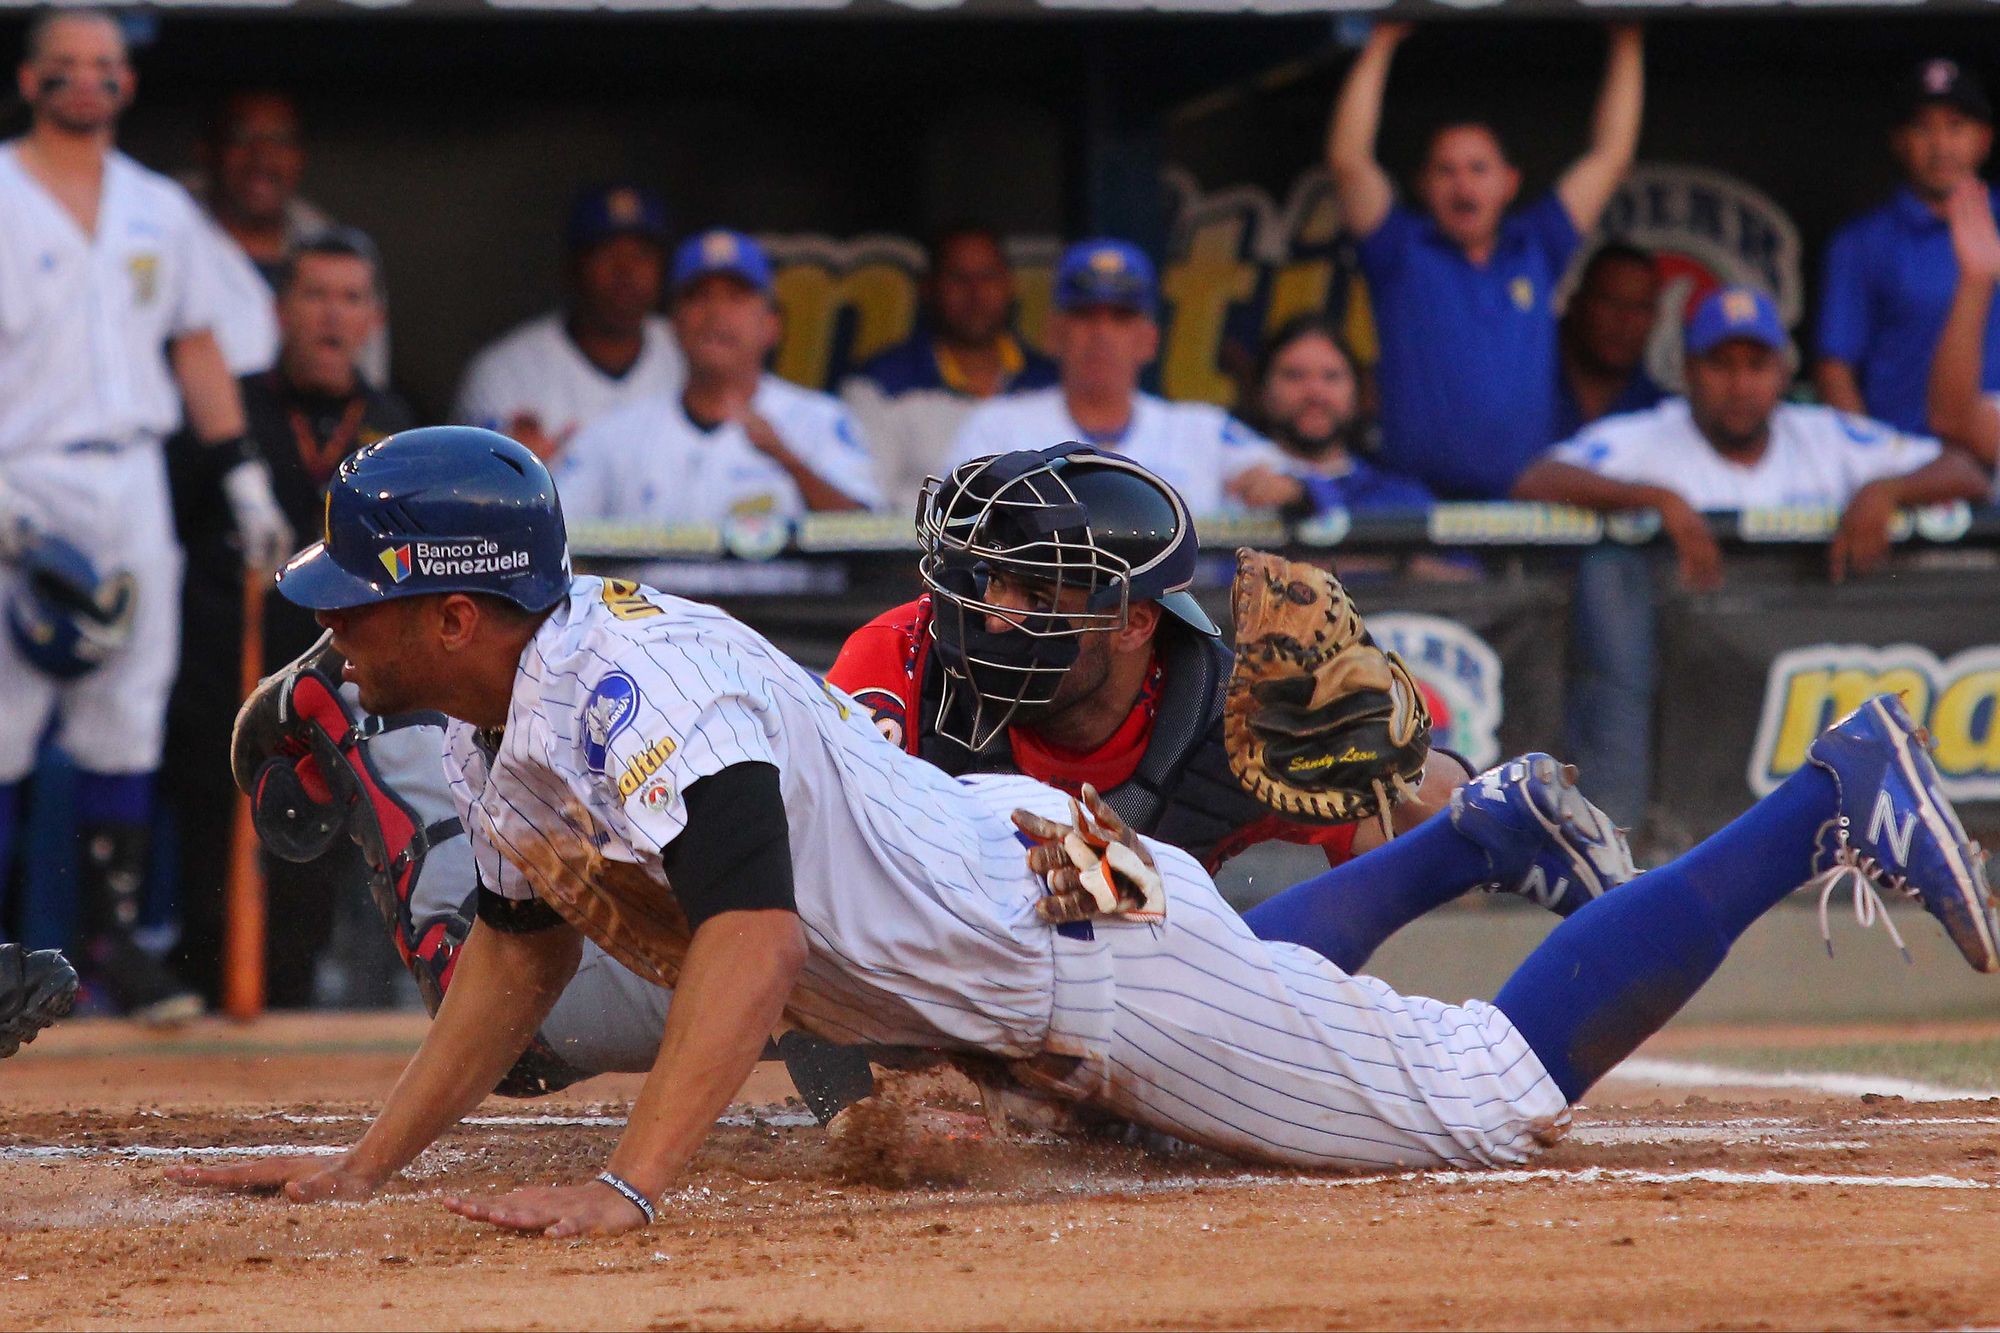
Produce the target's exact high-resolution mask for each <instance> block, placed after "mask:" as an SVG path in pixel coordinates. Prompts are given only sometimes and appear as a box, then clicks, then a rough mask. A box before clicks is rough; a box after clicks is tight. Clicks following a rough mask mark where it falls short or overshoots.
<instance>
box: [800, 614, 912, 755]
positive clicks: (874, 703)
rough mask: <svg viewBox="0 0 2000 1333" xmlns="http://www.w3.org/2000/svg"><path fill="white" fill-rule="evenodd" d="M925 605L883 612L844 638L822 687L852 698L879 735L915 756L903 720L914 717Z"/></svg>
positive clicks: (909, 732)
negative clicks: (868, 716) (828, 687)
mask: <svg viewBox="0 0 2000 1333" xmlns="http://www.w3.org/2000/svg"><path fill="white" fill-rule="evenodd" d="M929 617H930V603H929V600H928V599H925V598H919V599H918V600H916V601H914V602H906V603H905V604H903V605H902V606H898V607H895V608H893V609H891V610H888V611H884V612H883V613H882V614H881V615H879V616H877V617H875V618H874V619H873V620H871V621H869V622H868V623H867V624H865V625H863V626H862V627H861V628H860V629H858V630H856V631H854V633H852V634H850V635H848V636H847V642H846V643H844V644H842V645H841V646H840V655H839V656H838V657H836V658H834V659H833V666H832V668H831V669H829V670H828V671H827V673H826V679H827V683H828V684H830V685H833V686H834V687H836V688H838V689H842V690H845V691H847V693H849V694H851V695H853V696H854V701H855V702H856V703H858V704H860V705H861V706H862V707H863V708H866V709H867V710H868V711H869V712H870V713H871V714H872V715H873V716H874V718H875V725H876V726H877V727H880V728H881V729H882V734H883V735H884V736H886V737H888V738H889V740H890V741H891V742H892V743H894V744H896V745H900V746H903V747H904V748H905V749H909V750H911V752H912V753H915V750H914V742H915V737H914V736H913V735H912V734H911V728H910V725H909V719H910V718H911V717H912V716H913V715H914V714H915V713H916V708H917V690H918V687H919V685H920V683H921V681H922V679H923V649H924V648H925V647H926V646H928V645H927V644H926V643H925V641H924V634H925V627H926V623H927V622H928V620H929Z"/></svg>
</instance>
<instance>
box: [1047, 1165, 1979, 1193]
mask: <svg viewBox="0 0 2000 1333" xmlns="http://www.w3.org/2000/svg"><path fill="white" fill-rule="evenodd" d="M1536 1182H1548V1183H1551V1184H1568V1185H1678V1184H1706V1185H1821V1186H1839V1187H1841V1188H1843V1189H1845V1188H1850V1187H1852V1188H1861V1189H1869V1188H1874V1189H1939V1190H1990V1189H1992V1188H1994V1185H1993V1184H1992V1183H1991V1182H1989V1181H1984V1180H1966V1179H1964V1178H1963V1177H1960V1176H1946V1175H1926V1176H1845V1175H1838V1176H1837V1175H1825V1174H1819V1173H1811V1172H1792V1171H1772V1170H1764V1171H1712V1170H1701V1171H1638V1170H1626V1169H1623V1168H1616V1167H1604V1166H1586V1167H1578V1168H1575V1169H1571V1170H1561V1169H1556V1168H1551V1167H1544V1168H1540V1169H1535V1170H1522V1169H1515V1170H1505V1169H1495V1170H1491V1171H1407V1172H1403V1173H1402V1174H1400V1175H1378V1176H1273V1175H1243V1176H1208V1177H1204V1176H1178V1177H1171V1178H1168V1179H1165V1180H1152V1181H1143V1182H1136V1183H1135V1184H1133V1185H1130V1186H1122V1187H1121V1186H1117V1185H1103V1186H1094V1187H1084V1189H1085V1190H1086V1191H1087V1192H1089V1193H1108V1194H1118V1193H1128V1192H1137V1193H1148V1194H1151V1193H1159V1192H1163V1191H1171V1190H1203V1189H1216V1188H1223V1189H1252V1188H1262V1187H1265V1186H1270V1185H1321V1186H1333V1187H1337V1188H1346V1187H1350V1186H1357V1185H1526V1184H1532V1183H1536Z"/></svg>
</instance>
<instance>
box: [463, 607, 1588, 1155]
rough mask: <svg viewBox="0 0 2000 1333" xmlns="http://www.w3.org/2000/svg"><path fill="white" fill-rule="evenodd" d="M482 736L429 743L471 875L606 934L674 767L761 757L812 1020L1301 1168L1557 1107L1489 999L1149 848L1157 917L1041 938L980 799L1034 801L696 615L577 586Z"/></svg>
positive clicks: (1489, 1147) (1489, 1142)
mask: <svg viewBox="0 0 2000 1333" xmlns="http://www.w3.org/2000/svg"><path fill="white" fill-rule="evenodd" d="M486 741H490V742H492V743H491V744H490V745H489V744H487V743H484V742H483V741H482V738H481V736H480V735H479V734H478V733H475V732H474V731H473V729H472V728H470V727H469V726H466V725H464V724H462V723H459V724H454V726H453V727H452V730H451V732H450V735H449V738H448V741H447V754H446V760H445V771H446V777H447V780H448V782H449V784H450V786H451V788H452V792H453V796H454V799H455V801H456V802H457V804H458V806H459V809H460V812H461V817H462V818H463V819H464V821H465V826H466V828H467V830H468V832H469V834H470V836H471V840H472V845H473V849H474V854H475V857H476V859H477V862H478V865H479V870H480V875H481V877H482V879H483V880H484V882H485V883H486V885H487V886H488V887H489V888H492V889H494V890H495V891H496V892H499V893H502V894H504V895H506V896H508V897H512V898H528V897H531V896H540V897H542V898H544V899H547V900H548V901H550V902H552V903H553V904H555V905H556V906H557V907H558V908H560V909H562V910H563V911H564V913H565V915H567V916H569V917H570V919H571V920H573V921H577V922H578V923H579V924H581V925H583V926H584V927H585V929H586V932H587V933H590V934H592V936H593V938H598V939H599V943H602V944H604V945H605V946H606V947H607V948H612V947H613V945H612V942H611V941H610V940H609V939H608V938H599V937H600V935H603V934H606V933H607V932H605V931H603V929H602V926H603V923H604V922H605V921H607V920H611V919H612V918H611V917H610V916H608V915H607V912H609V913H617V912H620V911H625V912H627V913H628V914H629V913H632V912H634V911H640V912H643V911H651V910H653V909H651V908H648V907H645V906H643V905H642V906H640V907H638V908H636V909H635V908H634V907H633V904H635V903H641V902H642V899H643V894H641V895H634V894H632V893H630V892H620V893H609V892H606V891H602V889H601V886H603V885H607V884H613V883H618V882H623V883H624V884H626V885H628V886H629V885H631V884H633V883H637V884H639V885H640V886H642V888H645V889H648V890H650V893H651V895H652V898H653V900H654V901H656V902H661V903H665V902H670V901H671V891H670V888H669V886H668V884H667V882H666V879H665V876H664V874H663V872H662V869H661V859H660V852H661V850H662V849H663V848H664V847H666V846H667V845H669V844H670V843H671V842H672V841H673V839H674V838H675V837H677V836H678V835H679V834H680V833H681V831H682V830H683V828H684V827H685V825H686V819H687V814H686V806H685V803H684V799H683V794H684V793H685V792H686V790H687V787H688V785H689V784H690V783H693V782H695V781H697V780H699V779H701V778H703V777H706V776H708V775H709V774H712V773H716V772H719V771H720V770H721V769H723V768H725V767H728V766H729V765H731V764H736V763H745V762H762V763H770V764H773V765H775V766H776V767H777V769H778V771H779V775H780V785H781V788H782V792H783V797H784V802H785V807H786V808H785V815H786V821H787V825H788V828H789V833H790V839H791V847H792V863H793V874H794V879H795V889H796V894H797V903H798V910H799V916H800V918H801V921H802V922H803V924H804V927H805V931H806V937H807V942H808V953H809V957H808V961H807V963H806V965H805V969H804V971H803V973H802V974H801V976H800V978H799V981H798V983H797V985H796V987H795V989H794V992H793V995H792V999H791V1003H790V1006H789V1008H788V1013H790V1014H791V1016H792V1017H793V1018H794V1020H795V1021H798V1022H800V1023H801V1024H802V1025H804V1026H806V1027H809V1028H811V1029H813V1030H815V1031H817V1032H819V1033H821V1034H822V1035H824V1036H827V1037H831V1038H833V1039H835V1040H840V1041H869V1042H885V1043H897V1044H905V1045H916V1046H929V1047H934V1048H947V1049H960V1050H976V1051H983V1052H986V1053H989V1054H992V1055H996V1056H1001V1057H1004V1058H1020V1057H1024V1056H1030V1055H1034V1054H1037V1053H1041V1052H1053V1053H1057V1054H1062V1055H1068V1056H1074V1057H1076V1063H1075V1067H1074V1070H1073V1072H1071V1073H1069V1074H1068V1076H1067V1077H1066V1078H1064V1080H1063V1082H1062V1085H1061V1089H1060V1091H1061V1092H1062V1094H1063V1095H1068V1096H1072V1097H1076V1098H1079V1099H1082V1100H1086V1101H1090V1102H1093V1103H1096V1104H1098V1105H1100V1106H1103V1107H1105V1108H1106V1109H1109V1110H1111V1111H1113V1112H1115V1113H1116V1114H1119V1115H1123V1116H1127V1117H1129V1118H1132V1119H1135V1120H1138V1121H1140V1122H1141V1123H1144V1124H1147V1125H1149V1126H1152V1127H1154V1128H1156V1129H1159V1130H1162V1131H1164V1132H1167V1133H1170V1134H1174V1135H1177V1136H1179V1137H1182V1138H1186V1139H1189V1140H1191V1141H1194V1142H1198V1143H1204V1144H1207V1145H1210V1146H1212V1147H1215V1148H1218V1149H1220V1150H1222V1151H1224V1152H1228V1153H1231V1154H1234V1155H1237V1156H1241V1157H1246V1158H1253V1159H1263V1160H1275V1161H1283V1162H1292V1163H1298V1164H1304V1165H1371V1166H1379V1165H1407V1166H1420V1165H1427V1164H1434V1163H1438V1162H1452V1163H1460V1164H1467V1165H1471V1164H1488V1165H1492V1164H1499V1163H1509V1162H1518V1161H1521V1160H1523V1159H1525V1158H1526V1157H1528V1156H1529V1155H1531V1154H1532V1153H1533V1152H1534V1151H1535V1150H1536V1148H1537V1146H1538V1145H1539V1144H1541V1143H1543V1142H1546V1141H1547V1140H1548V1138H1549V1137H1550V1136H1551V1134H1552V1132H1553V1131H1554V1130H1555V1129H1556V1128H1557V1127H1559V1126H1560V1124H1561V1122H1562V1119H1563V1117H1564V1115H1565V1113H1566V1108H1565V1106H1564V1102H1563V1097H1562V1094H1561V1092H1560V1091H1559V1090H1558V1089H1557V1088H1556V1086H1555V1084H1554V1083H1553V1082H1552V1081H1551V1080H1550V1079H1549V1077H1548V1075H1547V1073H1546V1072H1545V1071H1544V1070H1543V1069H1542V1066H1541V1064H1540V1062H1539V1061H1538V1060H1537V1059H1536V1058H1535V1056H1534V1054H1533V1052H1532V1051H1531V1050H1530V1049H1529V1048H1528V1045H1527V1043H1526V1042H1525V1040H1523V1039H1522V1037H1521V1036H1520V1034H1519V1033H1518V1032H1517V1031H1516V1030H1515V1029H1514V1027H1513V1025H1512V1023H1511V1022H1509V1020H1508V1019H1507V1017H1506V1016H1505V1015H1504V1014H1502V1013H1500V1012H1499V1011H1498V1010H1496V1009H1494V1008H1492V1006H1490V1005H1485V1004H1480V1003H1478V1002H1476V1001H1475V1002H1468V1003H1467V1004H1464V1005H1446V1004H1441V1003H1439V1002H1438V1001H1435V1000H1426V999H1405V998H1404V997H1402V996H1399V995H1397V994H1395V992H1393V991H1391V990H1390V989H1389V988H1388V987H1387V986H1386V985H1384V984H1383V983H1382V982H1380V981H1377V980H1375V979H1373V978H1368V977H1349V976H1347V975H1346V974H1344V973H1342V972H1341V971H1340V970H1339V969H1337V968H1335V967H1334V966H1333V965H1332V964H1331V963H1329V962H1327V961H1326V960H1325V959H1323V958H1321V957H1319V956H1318V955H1316V954H1314V953H1312V952H1310V951H1309V950H1306V949H1303V948H1301V947H1299V946H1296V945H1289V944H1267V943H1265V942H1264V941H1261V940H1259V939H1257V938H1256V937H1255V936H1254V935H1253V934H1252V933H1251V932H1250V930H1249V928H1248V927H1247V926H1245V925H1244V924H1243V921H1242V919H1241V918H1240V917H1238V916H1237V915H1236V913H1235V912H1233V911H1232V910H1231V909H1230V908H1229V907H1228V905H1227V904H1226V903H1224V902H1223V901H1222V898H1221V896H1220V895H1219V894H1218V893H1217V892H1216V890H1215V886H1214V883H1213V881H1211V880H1210V879H1209V877H1208V875H1207V874H1206V873H1205V872H1204V871H1203V870H1202V869H1201V867H1200V865H1199V864H1197V863H1196V862H1195V861H1194V859H1193V858H1192V857H1190V856H1188V855H1187V854H1186V853H1185V852H1182V851H1180V850H1179V849H1177V848H1174V847H1171V846H1168V845H1166V844H1164V843H1158V842H1152V841H1150V840H1149V841H1148V846H1149V848H1150V849H1151V851H1152V854H1153V856H1154V858H1155V860H1156V862H1157V863H1158V864H1159V866H1160V869H1161V872H1162V875H1163V877H1164V879H1165V881H1166V885H1167V900H1168V907H1167V919H1166V921H1165V923H1163V924H1159V925H1142V924H1131V923H1119V924H1112V923H1105V922H1099V923H1095V927H1094V929H1092V930H1086V931H1084V932H1082V934H1081V935H1079V934H1077V933H1075V932H1072V933H1069V934H1058V933H1057V932H1056V931H1055V930H1053V929H1052V928H1050V927H1049V926H1047V925H1045V924H1043V923H1042V922H1041V921H1040V919H1039V918H1038V917H1037V916H1036V915H1035V913H1034V904H1035V901H1036V899H1037V898H1038V897H1039V896H1040V894H1041V892H1042V890H1041V885H1040V884H1039V882H1038V881H1037V880H1036V879H1035V878H1034V877H1033V875H1031V874H1030V873H1029V872H1028V870H1027V867H1026V859H1025V855H1024V851H1023V848H1022V845H1021V843H1020V842H1019V841H1018V840H1017V839H1016V837H1015V836H1014V831H1013V828H1012V826H1011V825H1010V824H1009V823H1008V821H1007V812H1008V811H1010V810H1012V809H1013V808H1015V807H1017V806H1026V807H1028V808H1031V809H1035V810H1037V811H1038V812H1040V813H1043V814H1046V815H1050V816H1052V817H1063V816H1064V815H1065V813H1066V798H1064V797H1063V796H1062V795H1061V793H1059V792H1056V791H1054V790H1053V789H1051V788H1048V787H1044V786H1042V785H1041V784H1039V783H1036V782H1034V781H1033V780H1032V779H1028V778H1023V777H1019V776H1000V775H985V776H980V777H975V778H967V779H953V778H951V777H949V776H947V775H946V774H944V773H943V772H942V771H941V770H939V769H936V768H933V767H932V766H931V765H929V764H927V763H925V762H924V761H923V760H921V759H919V758H916V757H915V756H912V755H909V754H906V753H905V752H904V751H903V750H902V749H900V748H899V747H897V746H895V745H892V744H890V743H889V742H888V741H887V740H885V739H883V737H882V736H881V735H880V733H879V732H877V730H876V729H875V726H874V724H873V722H872V721H871V720H870V718H869V716H868V714H867V712H866V710H864V709H862V708H860V707H859V706H857V705H856V704H855V703H854V702H853V700H851V699H850V698H848V697H847V696H846V695H845V694H843V693H841V692H840V691H838V690H836V689H833V688H832V687H830V686H828V685H826V684H825V683H824V682H823V681H821V680H820V679H819V678H818V677H816V676H813V675H811V674H810V673H808V672H806V671H805V670H803V669H802V668H800V667H799V666H797V665H796V664H795V663H793V662H791V661H790V660H788V659H787V658H785V657H784V656H783V655H782V654H780V653H779V652H778V651H777V650H776V649H775V648H773V647H772V646H771V645H770V644H769V643H767V642H766V641H765V640H764V639H762V638H761V637H759V636H758V635H757V634H755V633H754V632H753V631H751V630H750V629H748V628H747V627H745V626H743V625H741V624H739V623H738V622H736V621H734V620H732V619H730V618H729V617H728V616H727V615H725V614H723V613H722V612H720V611H718V610H715V609H714V608H711V607H707V606H702V605H699V604H696V603H692V602H685V601H681V600H680V599H678V598H673V597H668V596H664V595H662V594H659V593H655V592H652V591H651V590H648V589H642V588H637V587H635V586H634V585H631V584H621V583H616V582H607V581H604V580H599V579H594V578H582V579H578V580H576V582H575V584H574V585H573V586H572V590H571V595H570V598H569V600H568V601H567V602H566V603H564V604H563V605H561V606H559V607H558V608H557V609H556V611H555V613H554V614H553V615H551V616H550V618H549V619H548V621H547V622H546V623H545V624H544V625H543V626H542V628H541V630H540V631H539V632H538V633H537V634H536V636H535V639H534V640H533V642H532V643H531V644H530V645H529V647H528V649H527V650H526V652H525V653H524V654H523V656H522V659H521V665H520V670H519V674H518V676H517V677H516V681H515V688H514V697H513V701H512V704H511V706H510V709H509V712H508V721H507V727H506V730H505V734H504V736H503V737H501V738H499V739H497V741H496V740H493V738H490V737H489V738H486ZM607 901H608V902H609V903H610V904H611V906H609V907H608V908H607V907H606V906H605V903H606V902H607ZM579 903H582V904H583V907H582V909H581V910H579V906H578V905H579ZM674 915H676V916H677V912H676V913H674ZM614 924H615V922H614ZM682 928H683V930H684V925H683V927H682ZM613 951H614V952H616V950H615V949H614V950H613ZM620 957H621V960H622V961H625V962H626V963H627V964H628V965H630V966H632V967H634V970H637V971H640V972H641V973H642V974H644V973H647V972H649V971H650V973H651V975H652V977H653V979H654V980H656V981H658V982H660V983H661V984H669V985H670V984H671V983H672V981H673V980H674V973H673V970H672V969H663V968H659V967H655V966H653V965H652V964H651V963H649V962H648V960H646V959H644V958H636V959H635V958H633V957H628V956H626V955H624V954H620ZM653 1021H658V1020H657V1018H654V1019H653ZM1045 1086H1046V1085H1045Z"/></svg>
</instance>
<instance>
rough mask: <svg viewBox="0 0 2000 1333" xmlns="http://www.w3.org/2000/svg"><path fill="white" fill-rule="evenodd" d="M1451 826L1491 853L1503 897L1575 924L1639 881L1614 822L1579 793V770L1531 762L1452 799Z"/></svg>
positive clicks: (1491, 772) (1516, 763) (1515, 763)
mask: <svg viewBox="0 0 2000 1333" xmlns="http://www.w3.org/2000/svg"><path fill="white" fill-rule="evenodd" d="M1451 825H1452V827H1453V828H1455V829H1457V830H1458V831H1459V832H1460V833H1463V834H1464V835H1465V836H1466V837H1468V838H1470V839H1472V840H1473V841H1474V842H1476V843H1478V844H1479V845H1480V846H1481V847H1483V848H1485V849H1486V861H1487V865H1488V866H1489V867H1491V869H1492V873H1493V878H1492V881H1491V882H1490V883H1489V884H1487V886H1486V887H1487V888H1488V889H1489V890H1490V891H1493V892H1496V893H1517V894H1519V895H1521V896H1522V897H1523V898H1527V899H1530V900H1531V901H1533V902H1537V903H1540V904H1541V905H1542V906H1543V907H1546V908H1548V909H1549V910H1550V911H1551V912H1554V913H1555V914H1556V915H1557V916H1568V915H1569V914H1570V913H1572V912H1574V911H1576V910H1577V909H1578V908H1580V907H1582V906H1583V905H1584V904H1585V903H1587V902H1589V901H1590V900H1591V899H1593V898H1595V897H1597V896H1598V895H1599V894H1602V893H1603V892H1605V891H1606V890H1607V889H1615V888H1617V887H1618V886H1619V885H1620V884H1623V883H1625V882H1626V881H1627V880H1629V879H1631V878H1633V877H1634V876H1635V875H1637V874H1638V873H1639V871H1638V868H1637V867H1636V866H1634V865H1633V864H1632V849H1631V848H1630V847H1628V846H1626V844H1625V835H1624V834H1623V833H1621V832H1619V830H1618V826H1617V825H1616V824H1613V823H1612V822H1611V818H1610V816H1608V815H1606V814H1605V813H1604V812H1603V811H1602V810H1599V809H1598V808H1597V807H1596V806H1594V805H1592V804H1591V803H1590V802H1589V801H1586V800H1585V799H1584V798H1583V793H1582V792H1580V791H1578V790H1577V789H1576V770H1575V769H1574V768H1571V767H1570V766H1569V765H1567V764H1561V763H1557V762H1556V760H1555V757H1554V756H1553V755H1546V754H1539V753H1537V754H1524V755H1522V756H1521V757H1520V758H1519V759H1511V760H1509V761H1508V762H1506V763H1504V764H1502V765H1500V766H1499V767H1498V768H1490V769H1488V770H1487V771H1486V772H1484V773H1481V774H1480V775H1479V776H1478V777H1476V778H1474V779H1472V781H1470V782H1468V783H1465V784H1464V785H1463V786H1461V787H1460V788H1459V789H1458V790H1457V791H1455V792H1453V793H1452V794H1451Z"/></svg>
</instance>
